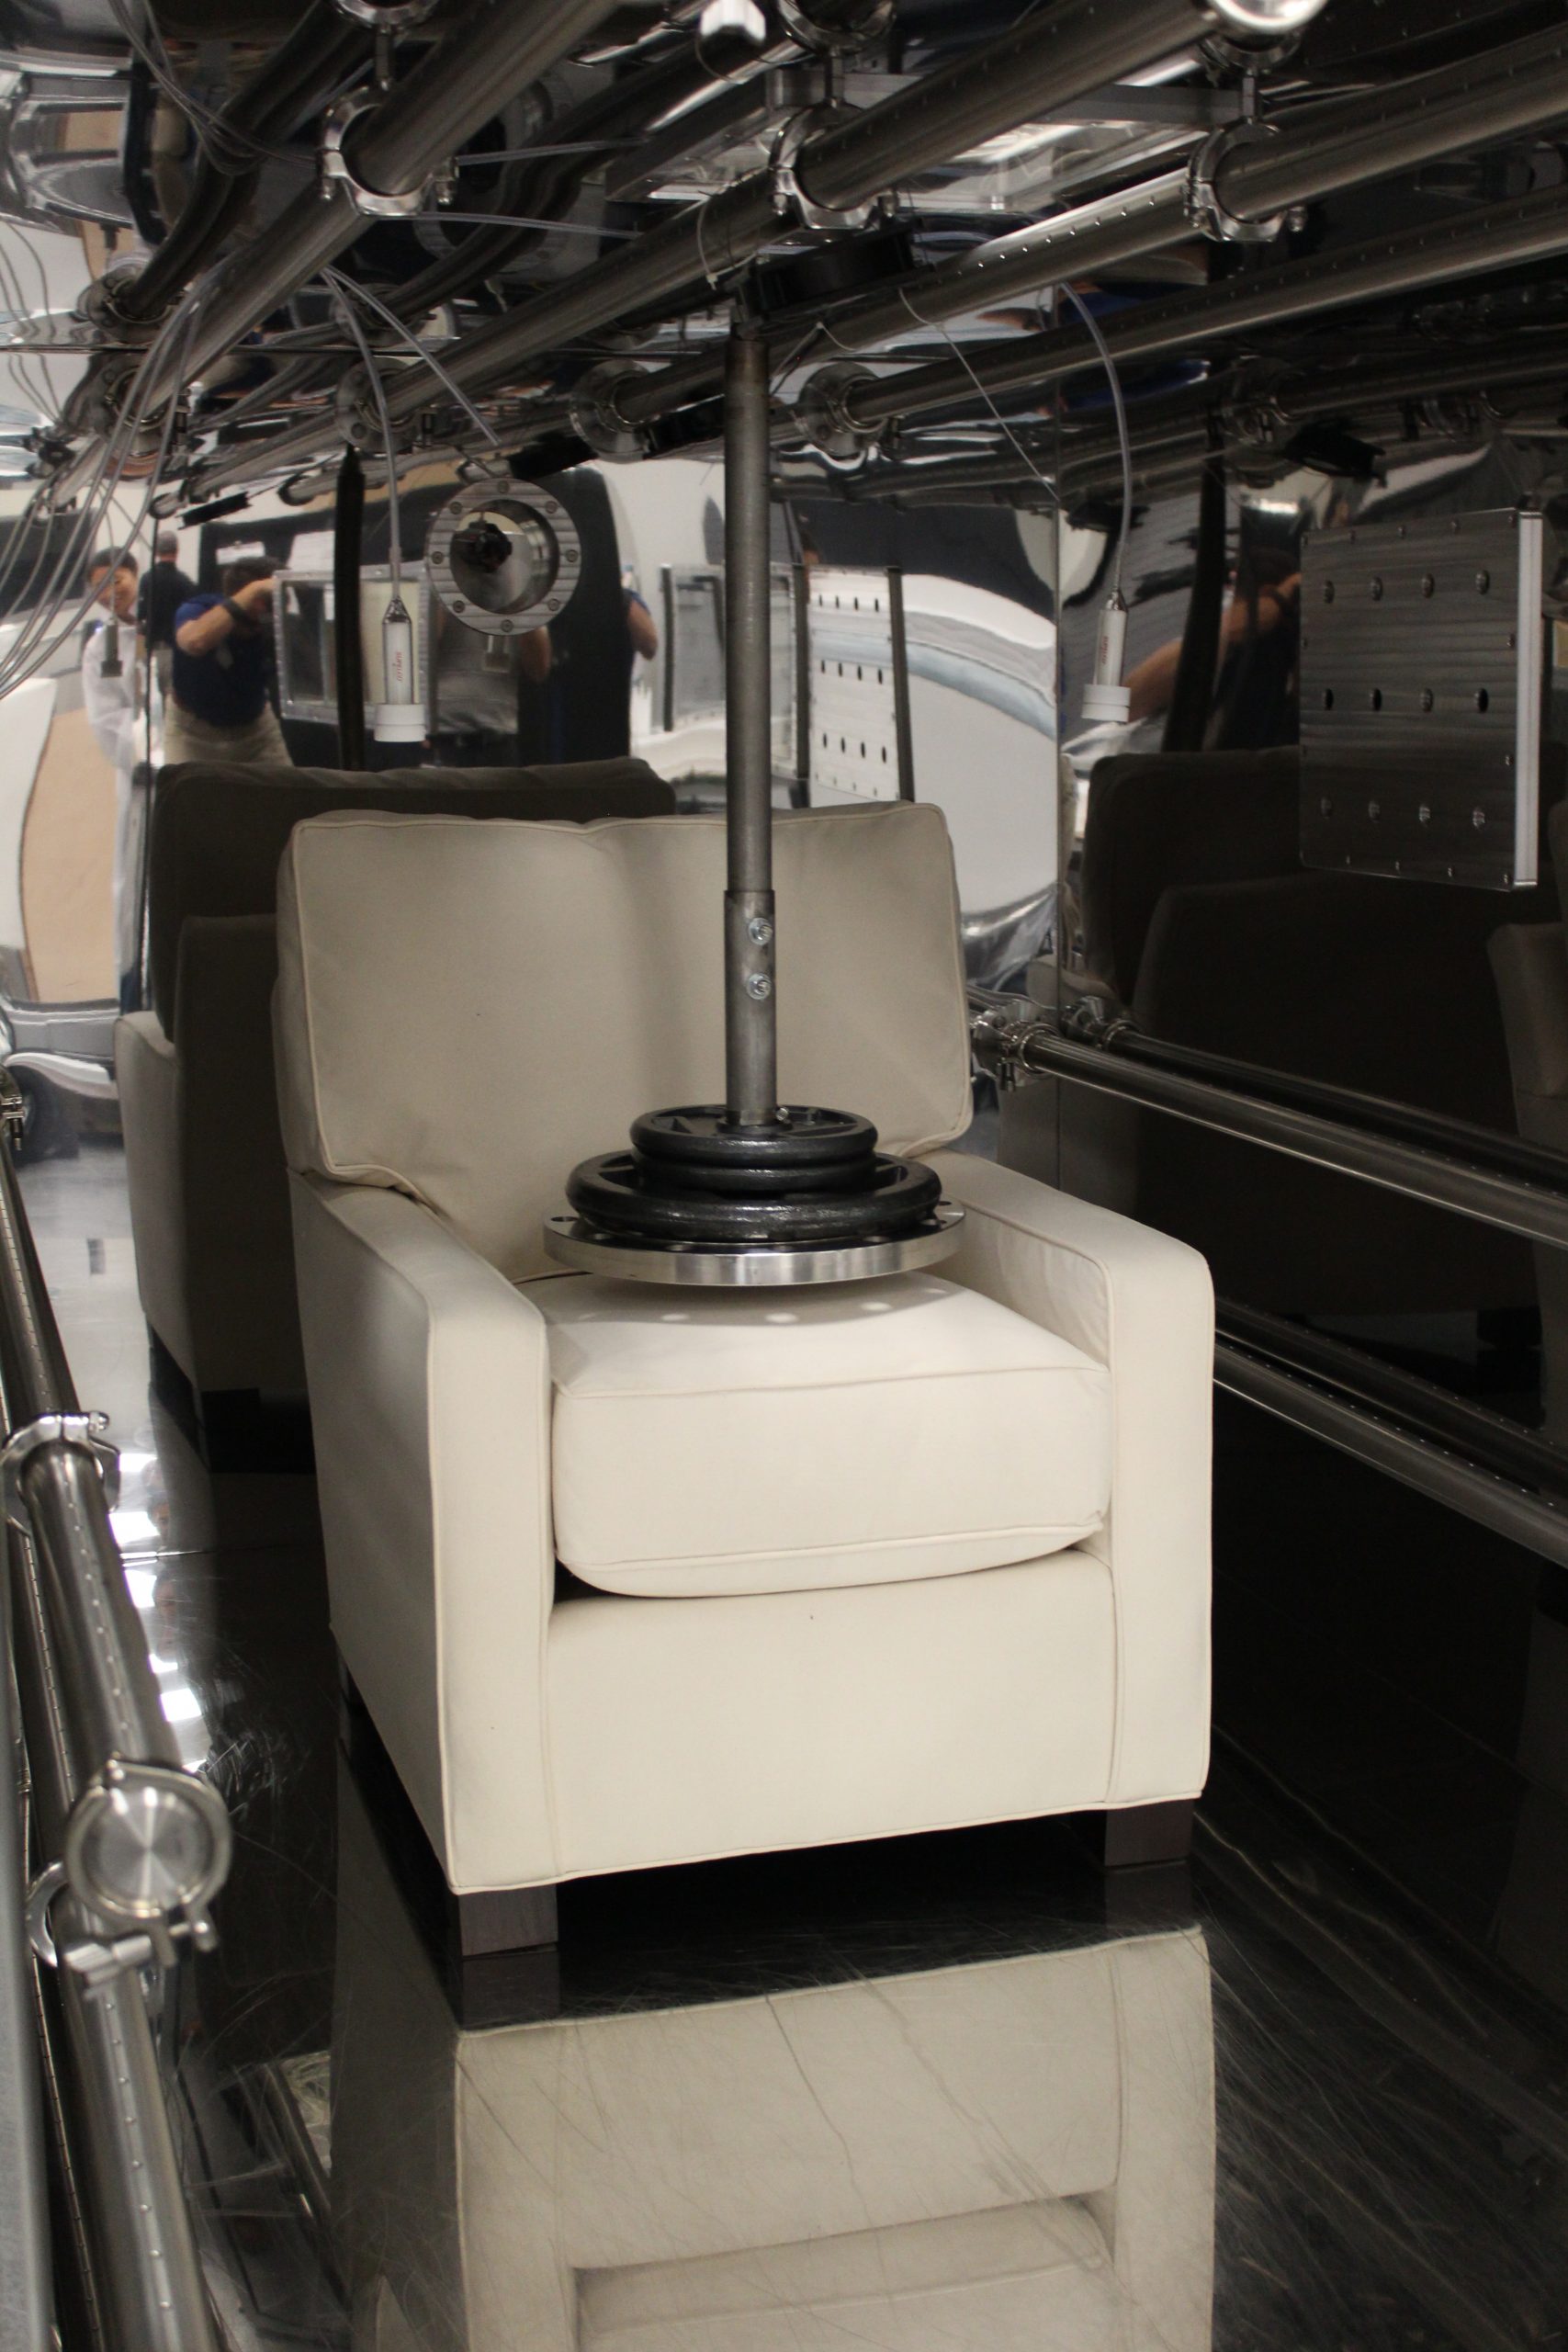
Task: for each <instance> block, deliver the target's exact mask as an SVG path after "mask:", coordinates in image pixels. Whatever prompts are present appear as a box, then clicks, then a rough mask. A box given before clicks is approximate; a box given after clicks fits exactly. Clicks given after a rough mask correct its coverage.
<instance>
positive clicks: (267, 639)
mask: <svg viewBox="0 0 1568 2352" xmlns="http://www.w3.org/2000/svg"><path fill="white" fill-rule="evenodd" d="M272 573H273V567H272V565H271V564H270V563H269V562H267V561H266V560H265V558H262V557H256V556H249V557H244V558H242V560H240V561H239V562H237V563H231V564H230V565H229V566H228V567H227V569H226V570H225V571H224V572H223V573H222V575H221V591H222V593H221V594H219V595H216V596H214V595H212V594H210V593H209V594H202V595H199V596H192V597H191V598H190V599H189V601H188V602H187V603H186V604H184V605H181V606H180V608H179V610H178V612H177V613H176V614H175V657H174V662H173V665H172V668H173V675H172V678H171V681H170V687H171V691H170V696H169V704H168V708H167V710H166V711H165V713H164V759H165V760H167V761H168V762H169V763H170V764H171V765H173V764H174V763H175V762H176V761H179V760H205V761H209V762H210V761H227V762H234V761H240V762H243V763H244V764H245V765H247V766H251V765H254V764H255V763H258V762H264V761H282V762H284V763H287V762H288V745H287V743H285V741H284V740H283V729H282V728H281V727H280V726H279V724H278V718H277V713H276V711H275V710H274V708H273V707H272V699H271V694H270V687H271V684H272Z"/></svg>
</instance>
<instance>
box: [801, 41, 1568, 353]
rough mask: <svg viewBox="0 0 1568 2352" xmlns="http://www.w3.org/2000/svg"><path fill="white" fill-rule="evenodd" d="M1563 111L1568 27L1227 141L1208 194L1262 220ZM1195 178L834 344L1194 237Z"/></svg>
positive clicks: (1063, 217) (983, 258)
mask: <svg viewBox="0 0 1568 2352" xmlns="http://www.w3.org/2000/svg"><path fill="white" fill-rule="evenodd" d="M1564 112H1568V27H1559V28H1556V29H1555V30H1553V31H1551V32H1549V33H1544V34H1541V35H1540V36H1538V37H1537V38H1536V39H1535V40H1522V41H1516V42H1514V43H1513V44H1512V45H1511V46H1510V47H1508V48H1506V49H1502V50H1499V51H1497V52H1496V53H1495V55H1494V56H1491V57H1487V58H1484V59H1481V60H1473V61H1467V62H1465V63H1464V64H1463V65H1461V66H1450V67H1446V68H1445V69H1444V70H1443V71H1441V72H1439V73H1435V74H1422V75H1420V76H1419V77H1418V78H1416V79H1415V80H1413V81H1409V82H1404V83H1402V84H1400V85H1397V86H1396V87H1395V88H1393V89H1392V90H1379V91H1373V92H1371V93H1369V94H1367V95H1365V96H1357V97H1353V98H1348V99H1345V100H1343V101H1341V102H1339V103H1337V104H1333V105H1327V106H1316V107H1311V108H1309V109H1308V110H1306V111H1304V112H1303V113H1302V114H1300V115H1298V116H1292V118H1291V119H1289V120H1288V121H1286V122H1284V123H1283V124H1281V125H1279V126H1278V127H1277V128H1276V129H1275V130H1274V131H1273V133H1272V135H1271V136H1269V138H1266V139H1256V138H1251V139H1248V140H1247V141H1245V143H1244V142H1243V141H1240V140H1232V141H1227V140H1226V138H1225V136H1224V134H1223V133H1222V134H1221V139H1220V141H1219V148H1218V159H1217V160H1216V161H1215V163H1214V164H1213V191H1214V197H1215V199H1216V202H1217V204H1218V205H1219V207H1220V208H1222V209H1223V210H1224V212H1225V213H1229V214H1233V215H1235V216H1237V217H1238V218H1240V219H1243V220H1259V219H1263V218H1266V217H1268V216H1269V215H1271V214H1275V213H1279V212H1282V211H1284V210H1286V209H1288V208H1289V207H1290V206H1292V205H1293V204H1303V203H1307V202H1309V201H1311V200H1312V199H1314V198H1322V197H1325V196H1330V195H1333V194H1334V193H1335V192H1336V191H1337V190H1338V189H1340V188H1345V187H1355V186H1358V185H1359V184H1361V183H1362V182H1365V181H1369V180H1375V179H1383V178H1386V177H1387V176H1388V175H1389V174H1391V173H1393V172H1399V171H1405V170H1408V169H1409V168H1410V167H1411V166H1412V165H1414V164H1423V163H1427V162H1430V161H1431V160H1432V159H1433V158H1434V157H1436V156H1441V155H1449V154H1453V153H1462V152H1463V151H1464V150H1465V149H1466V148H1468V147H1470V146H1473V145H1474V144H1476V143H1477V142H1479V141H1493V140H1499V139H1506V138H1508V137H1511V136H1514V135H1517V133H1519V132H1521V131H1525V130H1533V129H1535V128H1537V127H1538V126H1539V125H1540V124H1542V123H1546V122H1550V121H1552V120H1554V119H1557V118H1558V117H1560V116H1561V115H1562V114H1563V113H1564ZM1189 188H1190V174H1189V172H1188V171H1186V170H1181V171H1173V172H1165V173H1162V174H1161V175H1160V176H1159V177H1158V178H1157V179H1155V180H1151V181H1149V182H1147V183H1146V184H1145V186H1144V187H1139V188H1132V189H1126V190H1122V191H1119V192H1118V193H1116V194H1115V195H1112V196H1107V197H1103V198H1100V200H1099V201H1098V202H1096V203H1093V204H1086V205H1082V206H1079V207H1077V209H1075V210H1073V211H1071V212H1065V213H1060V214H1058V215H1056V217H1055V219H1052V220H1043V221H1040V222H1037V223H1036V224H1034V225H1033V226H1032V227H1030V228H1027V229H1020V230H1017V231H1016V232H1014V233H1013V234H1012V235H1010V236H1006V237H996V238H993V239H992V240H991V241H990V242H989V243H987V244H983V245H976V246H974V247H972V248H971V250H970V251H969V252H968V253H965V254H959V255H958V256H957V257H956V258H955V259H954V260H953V261H949V262H945V263H943V264H942V266H941V267H939V268H936V269H932V270H928V271H926V272H924V273H923V274H922V275H921V276H920V277H918V278H916V279H913V280H911V281H910V283H909V285H908V288H907V289H906V291H905V292H903V293H894V294H877V295H875V296H874V297H872V298H870V299H869V300H865V301H863V302H860V303H855V304H851V305H849V306H847V307H846V308H845V309H843V310H840V311H836V312H835V313H834V316H833V320H832V332H831V342H832V345H833V346H834V348H835V349H842V350H853V351H860V350H865V349H868V348H870V347H871V346H872V345H875V344H878V343H885V342H887V341H889V340H891V339H892V338H894V337H896V336H897V335H900V334H908V332H909V328H910V325H911V322H923V323H926V324H935V323H937V322H940V321H942V320H943V319H953V318H958V317H960V316H962V315H963V314H964V312H965V311H977V310H980V309H984V308H989V307H991V306H993V305H994V304H996V303H998V302H1002V301H1009V300H1017V299H1018V298H1019V297H1020V296H1021V295H1030V294H1033V293H1036V292H1038V291H1039V290H1040V289H1041V288H1043V287H1046V286H1049V285H1050V284H1052V283H1053V281H1054V280H1055V279H1056V278H1058V277H1061V276H1063V275H1064V274H1065V273H1066V272H1071V273H1072V275H1073V276H1075V277H1078V276H1081V275H1083V273H1085V272H1086V271H1089V270H1092V269H1101V268H1104V267H1106V266H1108V265H1109V264H1111V263H1112V262H1121V261H1128V260H1132V259H1134V258H1135V257H1136V256H1138V255H1139V254H1147V253H1153V252H1155V251H1156V250H1157V249H1158V248H1160V247H1161V246H1165V245H1170V244H1174V243H1179V241H1180V240H1181V239H1182V238H1183V237H1186V236H1188V235H1190V233H1191V228H1192V222H1191V218H1190V209H1189V204H1188V196H1189Z"/></svg>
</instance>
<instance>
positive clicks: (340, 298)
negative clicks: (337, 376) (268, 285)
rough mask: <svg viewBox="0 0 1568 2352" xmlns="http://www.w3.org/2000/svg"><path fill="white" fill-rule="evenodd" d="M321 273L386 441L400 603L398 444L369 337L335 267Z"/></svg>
mask: <svg viewBox="0 0 1568 2352" xmlns="http://www.w3.org/2000/svg"><path fill="white" fill-rule="evenodd" d="M321 275H322V277H324V278H325V279H326V281H327V283H328V285H329V286H331V288H333V293H334V295H335V296H336V299H337V307H338V313H339V316H340V317H341V318H342V320H343V322H344V326H345V327H346V328H347V329H348V331H349V333H350V334H351V335H352V336H353V337H354V340H355V343H356V344H357V345H359V355H360V357H361V358H362V359H363V360H364V362H365V372H366V374H367V376H368V378H369V379H370V389H371V390H372V392H373V393H374V394H375V396H376V413H377V414H378V416H379V418H380V420H381V437H382V439H383V440H384V441H385V442H386V445H387V552H388V560H389V564H390V566H391V571H392V602H393V604H394V605H400V604H401V603H402V601H403V527H402V517H401V515H400V512H399V508H398V444H397V440H396V437H395V435H394V434H393V432H392V414H391V411H390V410H389V408H388V406H387V394H386V390H385V387H384V386H383V384H382V382H381V370H380V369H379V368H378V367H377V365H376V355H375V353H374V352H373V351H372V350H371V348H370V338H369V336H368V335H367V334H366V332H365V330H364V328H363V327H362V326H361V325H360V323H359V320H358V318H357V316H356V315H355V309H354V305H353V303H352V302H350V300H349V299H348V295H347V292H346V290H345V281H344V279H343V277H340V276H339V274H338V272H337V271H336V270H335V269H324V270H323V271H322V272H321Z"/></svg>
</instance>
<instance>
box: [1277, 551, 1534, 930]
mask: <svg viewBox="0 0 1568 2352" xmlns="http://www.w3.org/2000/svg"><path fill="white" fill-rule="evenodd" d="M1543 540H1544V531H1543V526H1542V522H1541V518H1540V515H1527V514H1519V513H1517V512H1515V511H1514V510H1512V509H1508V508H1505V509H1502V510H1500V511H1498V512H1495V513H1488V514H1481V515H1443V516H1439V517H1437V518H1434V519H1432V520H1428V521H1419V522H1409V523H1378V524H1371V525H1364V524H1356V525H1354V526H1351V527H1350V528H1348V529H1346V530H1338V531H1320V532H1317V533H1314V535H1313V536H1312V537H1310V538H1309V539H1307V540H1306V541H1305V542H1304V543H1303V557H1302V812H1301V825H1302V859H1303V864H1304V865H1314V866H1334V867H1338V868H1340V869H1342V870H1343V869H1345V868H1349V869H1350V870H1351V871H1352V872H1355V873H1361V874H1398V875H1404V876H1412V877H1414V878H1416V879H1418V880H1421V881H1427V882H1461V883H1468V884H1470V885H1471V886H1472V888H1475V887H1479V888H1483V889H1492V890H1513V889H1522V888H1527V887H1528V886H1529V885H1530V884H1532V883H1533V882H1534V881H1535V879H1536V839H1537V819H1538V809H1539V794H1540V704H1541V675H1542V669H1541V665H1542V655H1543V648H1544V641H1545V627H1544V623H1543V621H1542V619H1541V586H1542V562H1543V555H1542V549H1543Z"/></svg>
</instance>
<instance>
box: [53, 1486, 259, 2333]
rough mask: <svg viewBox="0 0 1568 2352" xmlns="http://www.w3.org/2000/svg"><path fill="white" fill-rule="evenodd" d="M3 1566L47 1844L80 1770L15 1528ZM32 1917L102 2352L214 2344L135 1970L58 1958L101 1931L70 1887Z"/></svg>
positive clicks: (56, 2110)
mask: <svg viewBox="0 0 1568 2352" xmlns="http://www.w3.org/2000/svg"><path fill="white" fill-rule="evenodd" d="M11 1561H12V1569H13V1582H14V1596H13V1597H14V1600H15V1603H16V1610H15V1623H16V1624H17V1628H18V1640H17V1680H18V1684H19V1686H20V1690H21V1695H22V1713H23V1720H24V1723H25V1724H26V1728H27V1752H28V1770H29V1771H30V1774H31V1780H32V1797H33V1810H34V1815H35V1819H36V1823H37V1827H38V1835H39V1844H40V1845H42V1846H43V1847H44V1848H45V1849H53V1850H58V1849H59V1845H60V1842H61V1840H62V1837H63V1835H64V1834H65V1830H66V1827H67V1825H68V1824H69V1822H70V1819H71V1817H72V1815H73V1810H74V1808H75V1806H76V1804H77V1802H78V1800H79V1798H80V1796H81V1794H82V1783H81V1780H80V1777H79V1766H78V1761H77V1758H76V1754H75V1751H74V1748H73V1741H72V1738H71V1736H70V1730H69V1726H68V1725H67V1724H66V1722H65V1720H64V1712H63V1709H64V1692H63V1690H62V1685H61V1683H60V1681H59V1679H58V1678H57V1677H56V1676H55V1675H54V1673H53V1671H52V1667H51V1659H50V1657H49V1651H48V1641H49V1634H48V1626H47V1623H46V1616H45V1611H44V1606H43V1600H42V1596H41V1592H40V1589H39V1577H38V1575H37V1564H36V1561H35V1558H34V1555H33V1549H32V1545H31V1544H29V1543H28V1540H27V1538H26V1537H25V1536H21V1535H19V1534H17V1532H16V1531H15V1530H14V1529H13V1530H12V1531H11ZM43 1924H45V1925H46V1926H47V1930H48V1936H49V1939H50V1943H51V1948H52V1949H53V1951H55V1953H56V1955H57V1958H58V1959H59V1960H60V1963H61V1964H59V1965H57V1966H56V1967H55V1968H53V1969H52V1970H49V1971H40V1976H41V1978H42V1982H41V1983H40V1985H39V1994H40V1997H41V2001H42V2005H43V2014H44V2028H45V2033H46V2037H47V2042H46V2046H47V2049H48V2052H49V2055H50V2058H51V2090H52V2094H53V2096H52V2099H51V2109H52V2113H53V2117H54V2122H55V2127H56V2131H57V2132H58V2134H59V2138H60V2142H61V2148H60V2154H61V2164H62V2175H63V2177H64V2179H65V2182H66V2184H67V2188H68V2191H69V2195H70V2199H71V2205H72V2211H73V2218H74V2220H75V2222H76V2223H77V2225H78V2228H79V2233H80V2244H79V2246H78V2253H79V2255H80V2256H81V2258H82V2259H83V2260H84V2261H85V2267H86V2278H85V2289H86V2292H87V2294H88V2297H89V2299H90V2301H91V2303H92V2306H93V2308H94V2310H95V2312H96V2314H97V2317H98V2323H99V2325H100V2327H101V2330H102V2334H103V2338H104V2343H105V2346H106V2347H107V2352H144V2347H145V2352H218V2338H217V2335H216V2332H215V2330H214V2327H213V2323H212V2316H211V2312H210V2310H209V2304H208V2300H207V2294H206V2290H205V2287H204V2285H203V2283H202V2277H201V2267H200V2263H199V2261H198V2259H197V2252H196V2244H195V2239H194V2236H193V2233H192V2230H191V2222H190V2214H189V2211H188V2209H187V2207H186V2201H185V2194H184V2190H183V2188H182V2186H181V2181H180V2171H179V2164H178V2160H177V2157H176V2155H175V2145H174V2140H173V2137H172V2134H171V2131H170V2127H169V2111H168V2103H167V2096H166V2088H165V2085H164V2081H163V2078H162V2076H161V2074H160V2071H159V2065H158V2058H157V2052H156V2049H155V2047H154V2043H153V2039H152V2025H151V2022H150V2020H149V2018H148V2014H147V2007H146V2003H145V2001H144V1999H143V1997H142V1993H141V1981H140V1978H139V1976H138V1974H137V1972H136V1970H135V1968H134V1967H130V1968H126V1969H123V1970H119V1971H118V1972H112V1973H105V1974H103V1975H102V1976H101V1977H100V1978H99V1979H98V1980H97V1981H96V1982H94V1981H90V1980H89V1978H88V1977H87V1976H86V1975H85V1974H84V1973H80V1972H79V1971H78V1970H77V1969H75V1968H74V1967H73V1966H72V1965H71V1963H70V1961H69V1959H68V1958H66V1957H65V1955H66V1954H68V1953H69V1952H70V1951H72V1950H73V1948H75V1947H77V1946H79V1945H81V1944H83V1943H87V1944H91V1943H93V1942H94V1941H96V1940H98V1939H101V1938H102V1936H103V1933H104V1924H103V1923H102V1922H100V1921H98V1920H97V1919H96V1918H95V1917H93V1915H92V1914H91V1913H90V1912H88V1911H86V1910H85V1908H84V1907H83V1905H81V1904H80V1903H79V1902H78V1901H77V1899H76V1897H75V1895H74V1894H73V1893H71V1892H70V1890H69V1889H67V1890H65V1891H63V1892H62V1894H61V1895H59V1896H58V1897H57V1899H56V1900H55V1901H54V1902H53V1903H52V1904H51V1905H50V1908H49V1911H48V1914H47V1919H46V1921H45V1922H44V1923H43ZM29 2340H30V2339H29ZM40 2340H42V2339H40Z"/></svg>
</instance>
